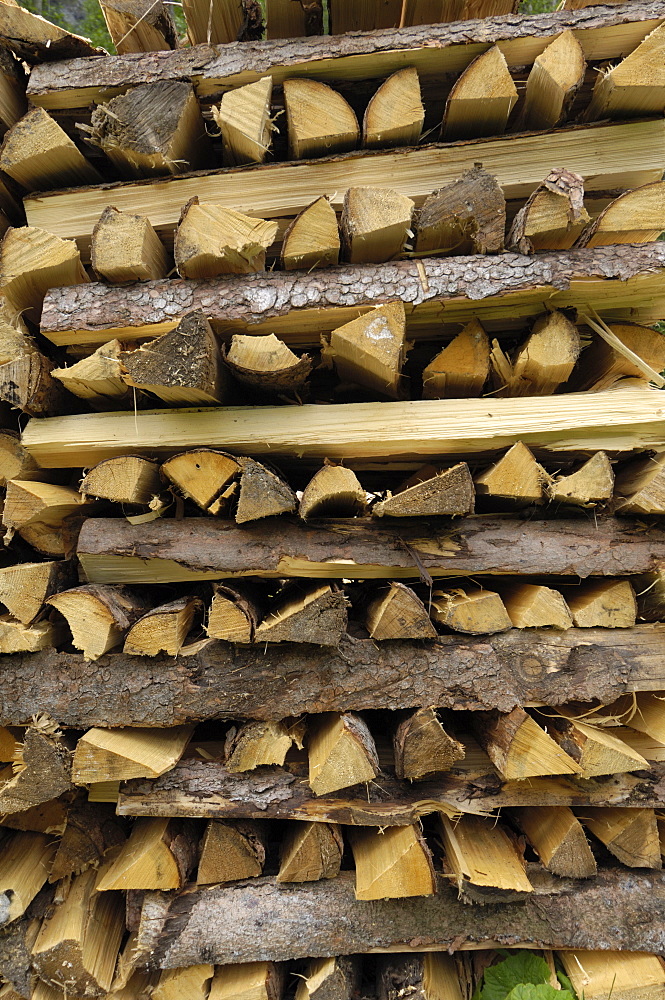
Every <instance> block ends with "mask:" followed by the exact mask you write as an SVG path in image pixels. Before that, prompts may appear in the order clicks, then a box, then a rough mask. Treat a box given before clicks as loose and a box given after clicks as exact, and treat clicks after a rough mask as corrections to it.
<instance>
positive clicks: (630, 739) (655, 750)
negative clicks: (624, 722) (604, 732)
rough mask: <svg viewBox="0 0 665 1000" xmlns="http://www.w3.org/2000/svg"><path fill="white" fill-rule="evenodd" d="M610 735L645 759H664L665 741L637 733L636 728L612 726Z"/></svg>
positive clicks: (661, 761)
mask: <svg viewBox="0 0 665 1000" xmlns="http://www.w3.org/2000/svg"><path fill="white" fill-rule="evenodd" d="M612 735H613V736H616V737H617V739H620V740H621V741H622V742H623V743H626V744H627V745H628V746H629V747H630V748H631V750H634V751H635V753H638V754H640V755H641V756H642V757H644V758H645V760H649V761H654V762H656V763H663V762H664V761H665V743H661V742H660V741H659V740H655V739H653V737H652V736H648V735H647V734H646V733H638V732H637V730H636V729H630V728H629V727H628V726H613V727H612Z"/></svg>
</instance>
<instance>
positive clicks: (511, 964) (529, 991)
mask: <svg viewBox="0 0 665 1000" xmlns="http://www.w3.org/2000/svg"><path fill="white" fill-rule="evenodd" d="M502 954H506V955H507V958H506V959H505V961H503V962H499V963H498V964H497V965H492V966H490V968H489V969H487V970H486V971H485V975H484V977H483V985H482V987H481V988H480V989H479V990H478V991H477V993H476V995H475V997H474V1000H575V992H574V990H573V988H572V986H570V983H569V982H568V981H567V980H566V982H565V984H563V985H565V986H566V989H563V990H557V989H554V987H552V986H550V985H549V983H550V975H551V972H550V967H549V965H548V964H547V962H545V961H544V959H542V958H540V956H539V955H536V954H535V953H534V952H532V951H516V952H513V953H512V954H509V953H508V952H502ZM564 979H565V976H564ZM568 987H570V989H568Z"/></svg>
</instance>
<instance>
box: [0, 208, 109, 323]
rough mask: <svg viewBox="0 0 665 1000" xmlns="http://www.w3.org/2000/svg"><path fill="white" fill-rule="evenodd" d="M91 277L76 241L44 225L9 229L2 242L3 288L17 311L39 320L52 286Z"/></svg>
mask: <svg viewBox="0 0 665 1000" xmlns="http://www.w3.org/2000/svg"><path fill="white" fill-rule="evenodd" d="M89 280H90V279H89V278H88V275H87V274H86V272H85V271H84V269H83V266H82V264H81V257H80V255H79V252H78V250H77V248H76V244H75V243H74V242H72V241H71V240H61V239H60V238H59V237H57V236H53V235H52V233H49V232H47V231H45V230H43V229H36V228H34V227H33V226H25V227H23V228H21V229H8V230H7V232H6V233H5V235H4V238H3V240H2V244H1V245H0V289H1V290H2V294H3V295H4V297H5V299H6V300H7V304H8V305H9V307H10V308H11V309H14V310H15V312H16V313H17V314H19V313H20V314H21V315H22V316H23V317H24V318H26V319H29V320H32V321H33V322H35V323H36V322H38V321H39V317H40V315H41V309H42V302H43V300H44V296H45V294H46V292H47V291H48V290H49V288H55V287H56V286H57V287H62V286H63V285H79V284H81V283H83V282H87V281H89Z"/></svg>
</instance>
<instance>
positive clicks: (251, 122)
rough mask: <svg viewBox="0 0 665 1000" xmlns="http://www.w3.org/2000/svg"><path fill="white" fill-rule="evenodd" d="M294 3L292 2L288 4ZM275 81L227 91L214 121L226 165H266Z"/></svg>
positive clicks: (214, 112)
mask: <svg viewBox="0 0 665 1000" xmlns="http://www.w3.org/2000/svg"><path fill="white" fill-rule="evenodd" d="M289 2H291V0H289ZM271 101H272V77H271V76H264V77H262V78H261V79H260V80H257V81H256V83H248V84H246V85H245V86H244V87H237V88H236V89H235V90H229V91H227V92H226V93H225V94H224V95H223V97H222V99H221V101H220V103H219V104H218V105H213V108H212V117H213V121H214V122H215V124H216V125H217V126H218V127H219V130H220V132H221V133H222V142H223V144H224V163H226V164H228V165H229V166H235V165H237V164H241V163H263V162H264V161H265V158H266V156H267V155H268V153H269V152H270V147H271V145H272V132H273V124H272V120H271V118H270V105H271Z"/></svg>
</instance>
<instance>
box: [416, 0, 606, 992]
mask: <svg viewBox="0 0 665 1000" xmlns="http://www.w3.org/2000/svg"><path fill="white" fill-rule="evenodd" d="M617 2H618V0H617ZM516 6H517V5H516V3H515V0H404V2H403V5H402V25H403V26H405V25H412V24H436V23H438V22H439V21H465V20H469V19H470V18H485V17H497V16H498V15H500V14H514V13H515V8H516ZM454 997H455V1000H457V993H455V994H454ZM451 1000H453V996H452V995H451Z"/></svg>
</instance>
